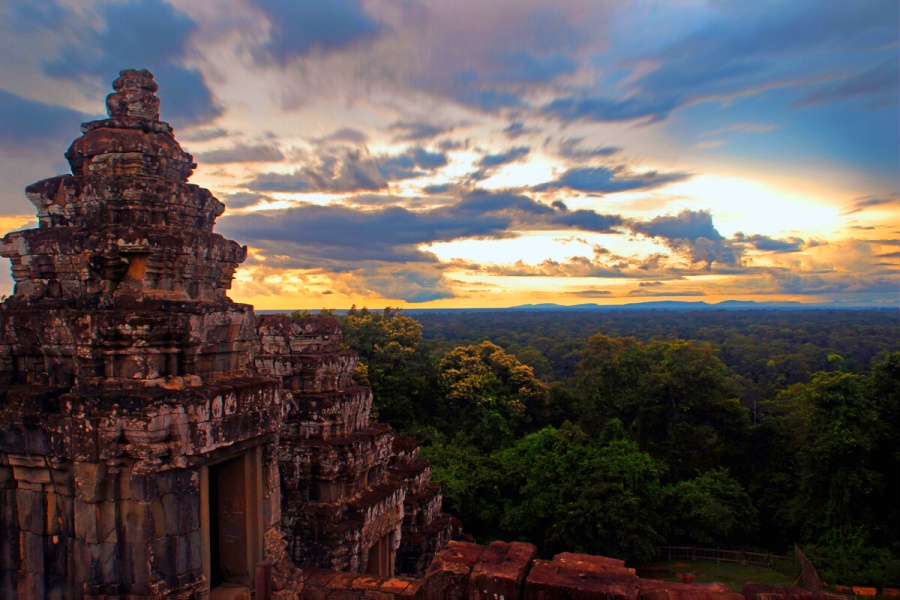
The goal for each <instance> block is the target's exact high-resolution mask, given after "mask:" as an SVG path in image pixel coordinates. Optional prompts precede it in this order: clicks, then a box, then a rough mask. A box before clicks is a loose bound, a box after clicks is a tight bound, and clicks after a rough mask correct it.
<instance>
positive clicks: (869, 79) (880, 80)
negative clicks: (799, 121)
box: [800, 57, 900, 107]
mask: <svg viewBox="0 0 900 600" xmlns="http://www.w3.org/2000/svg"><path fill="white" fill-rule="evenodd" d="M898 81H900V61H898V60H897V58H896V57H893V58H889V59H885V60H884V61H882V62H881V63H880V64H878V65H876V66H874V67H872V68H871V69H868V70H866V71H863V72H862V73H857V74H855V75H851V76H850V77H846V78H844V79H843V80H841V81H839V82H836V83H828V84H825V85H821V86H819V87H817V88H816V89H814V90H813V91H812V92H810V93H809V94H807V95H806V96H805V97H804V98H803V99H802V100H801V101H800V104H801V105H804V104H805V105H809V104H819V103H821V102H837V101H841V100H848V99H850V98H857V97H860V96H862V97H868V98H869V103H870V104H871V105H872V106H875V107H878V106H888V105H895V104H896V103H897V95H898V92H897V82H898Z"/></svg>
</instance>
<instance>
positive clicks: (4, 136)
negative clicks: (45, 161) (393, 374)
mask: <svg viewBox="0 0 900 600" xmlns="http://www.w3.org/2000/svg"><path fill="white" fill-rule="evenodd" d="M93 118H96V115H87V114H84V113H81V112H78V111H76V110H72V109H70V108H66V107H64V106H54V105H50V104H44V103H43V102H37V101H35V100H28V99H26V98H22V97H20V96H17V95H15V94H12V93H10V92H7V91H4V90H0V143H3V144H8V145H20V144H28V145H34V144H35V143H39V144H45V143H46V142H59V143H60V144H63V143H68V142H69V141H71V140H72V139H73V138H75V137H77V135H78V133H79V131H78V127H79V125H80V124H81V123H83V122H84V121H89V120H91V119H93Z"/></svg>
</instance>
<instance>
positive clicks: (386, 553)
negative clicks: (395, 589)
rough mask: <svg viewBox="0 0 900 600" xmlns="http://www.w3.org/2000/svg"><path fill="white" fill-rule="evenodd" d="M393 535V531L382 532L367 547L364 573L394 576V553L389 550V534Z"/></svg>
mask: <svg viewBox="0 0 900 600" xmlns="http://www.w3.org/2000/svg"><path fill="white" fill-rule="evenodd" d="M393 535H394V534H393V532H390V533H386V534H384V535H383V536H381V538H379V540H378V541H377V542H375V543H374V544H372V547H371V548H369V555H368V560H367V561H366V575H372V576H375V577H393V576H394V560H393V558H394V555H393V552H391V547H392V544H391V536H393Z"/></svg>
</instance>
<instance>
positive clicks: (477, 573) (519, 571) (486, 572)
mask: <svg viewBox="0 0 900 600" xmlns="http://www.w3.org/2000/svg"><path fill="white" fill-rule="evenodd" d="M536 556H537V548H536V547H535V546H533V545H531V544H525V543H522V542H512V543H506V542H491V544H490V545H489V546H488V547H487V549H486V550H485V551H484V553H482V555H481V557H480V558H479V559H478V562H477V563H476V564H475V566H474V567H473V568H472V573H471V575H470V576H469V599H470V600H493V599H494V598H498V599H499V598H504V599H505V600H520V599H521V598H522V595H523V592H524V588H525V576H526V575H527V574H528V571H529V569H530V568H531V564H532V562H533V561H534V558H535V557H536Z"/></svg>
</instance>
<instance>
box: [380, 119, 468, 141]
mask: <svg viewBox="0 0 900 600" xmlns="http://www.w3.org/2000/svg"><path fill="white" fill-rule="evenodd" d="M452 130H453V128H452V127H441V126H438V125H432V124H431V123H422V122H419V121H397V122H396V123H391V125H389V126H388V131H390V132H392V133H393V134H394V140H397V141H420V140H430V139H433V138H436V137H438V136H440V135H443V134H445V133H449V132H450V131H452Z"/></svg>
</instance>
